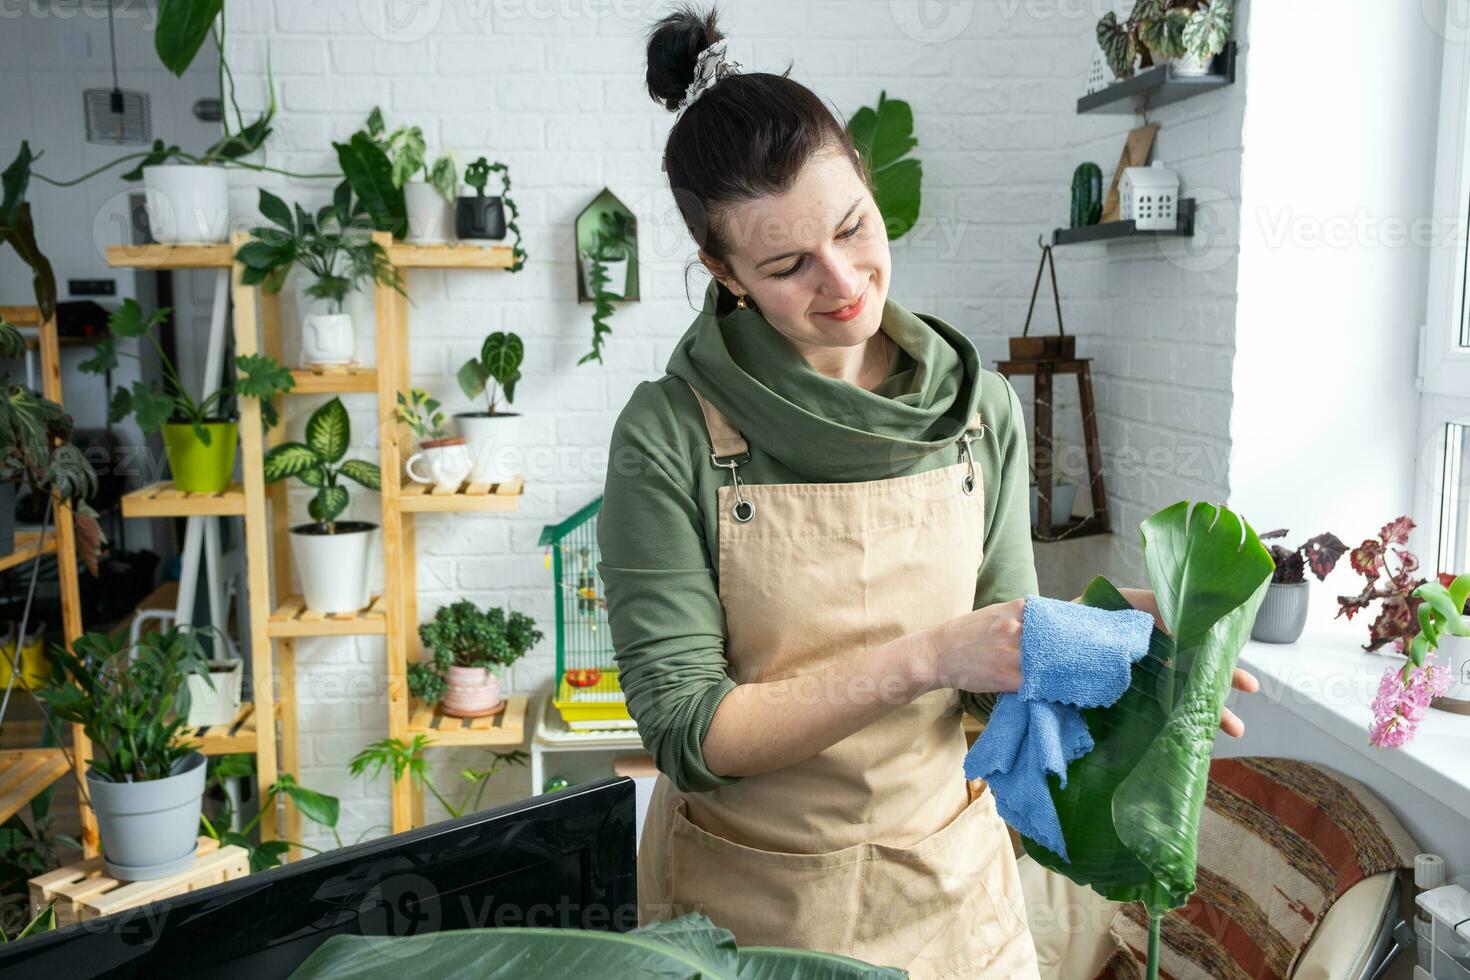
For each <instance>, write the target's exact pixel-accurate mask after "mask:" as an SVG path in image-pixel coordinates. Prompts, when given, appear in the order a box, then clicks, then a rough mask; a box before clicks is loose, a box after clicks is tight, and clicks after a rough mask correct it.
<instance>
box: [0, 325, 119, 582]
mask: <svg viewBox="0 0 1470 980" xmlns="http://www.w3.org/2000/svg"><path fill="white" fill-rule="evenodd" d="M25 351H26V342H25V338H24V337H23V336H21V333H20V331H19V330H18V329H16V327H15V326H14V325H13V324H11V323H9V322H8V321H6V320H5V318H4V317H0V358H7V359H9V358H19V357H24V356H25ZM71 433H72V419H71V416H70V415H67V414H66V412H65V411H63V410H62V408H61V406H60V405H58V404H56V403H55V402H53V401H51V400H50V399H48V398H43V397H41V395H40V394H39V393H37V392H35V391H32V390H31V389H30V388H27V387H25V386H24V385H17V384H11V383H10V379H9V378H8V377H5V376H0V528H3V529H0V536H6V535H8V540H5V541H3V542H0V554H10V553H11V552H13V551H14V550H15V500H16V493H17V490H18V488H19V487H20V486H22V485H24V486H25V487H27V488H28V489H29V490H30V492H31V494H32V495H33V496H37V499H42V500H51V499H53V498H54V499H57V500H59V501H60V502H62V503H65V504H68V505H70V506H71V508H72V518H73V520H74V522H75V526H76V532H77V533H76V538H77V554H78V555H79V556H80V557H81V559H82V561H83V563H85V564H86V566H87V568H88V569H89V570H90V571H91V572H92V574H94V575H95V574H96V573H97V555H98V551H99V548H100V546H101V544H102V542H103V540H104V539H103V537H102V528H101V527H100V526H99V525H98V523H97V512H96V511H94V510H92V508H91V507H89V506H88V505H87V500H88V498H90V497H91V496H92V494H94V493H96V492H97V474H96V472H95V471H94V470H93V469H92V464H90V463H88V462H87V457H85V456H84V455H82V452H81V450H79V449H78V448H77V447H76V446H74V445H72V444H71V442H70V440H71ZM39 560H40V556H39V555H37V561H39ZM34 587H35V586H34V580H33V584H32V588H33V589H34Z"/></svg>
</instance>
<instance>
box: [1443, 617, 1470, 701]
mask: <svg viewBox="0 0 1470 980" xmlns="http://www.w3.org/2000/svg"><path fill="white" fill-rule="evenodd" d="M1434 662H1435V663H1437V664H1440V665H1441V666H1443V667H1444V668H1445V669H1446V670H1448V671H1449V672H1450V688H1449V690H1447V691H1445V693H1444V696H1445V697H1446V698H1449V699H1452V700H1454V701H1462V702H1470V636H1453V635H1450V634H1448V633H1441V634H1440V635H1439V646H1438V647H1436V648H1435V651H1434Z"/></svg>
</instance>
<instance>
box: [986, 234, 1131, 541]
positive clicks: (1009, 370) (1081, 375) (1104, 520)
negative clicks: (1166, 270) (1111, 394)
mask: <svg viewBox="0 0 1470 980" xmlns="http://www.w3.org/2000/svg"><path fill="white" fill-rule="evenodd" d="M1037 244H1038V245H1039V246H1040V247H1041V262H1040V264H1039V265H1038V266H1037V267H1036V282H1035V283H1034V284H1033V285H1032V287H1031V305H1030V306H1028V307H1027V309H1026V325H1025V326H1024V327H1023V328H1022V329H1021V336H1019V337H1011V338H1010V355H1011V356H1010V360H1005V361H1000V362H998V363H997V365H996V370H998V371H999V372H1000V373H1001V374H1002V375H1004V376H1005V377H1006V378H1007V379H1009V378H1012V377H1015V376H1016V375H1030V376H1031V377H1033V378H1034V379H1035V411H1034V415H1035V419H1036V434H1035V436H1034V437H1033V438H1032V440H1031V444H1032V452H1033V454H1034V462H1033V466H1032V473H1033V475H1034V478H1035V480H1036V493H1037V500H1036V524H1035V525H1033V526H1032V528H1031V538H1032V540H1033V541H1044V542H1052V541H1062V540H1065V539H1067V538H1080V537H1086V536H1087V535H1089V534H1106V533H1108V494H1107V490H1106V489H1105V488H1104V486H1103V473H1102V451H1101V449H1100V448H1099V446H1098V439H1097V415H1096V412H1095V408H1094V402H1093V397H1092V368H1091V363H1092V358H1090V357H1077V356H1076V353H1077V338H1076V337H1075V336H1073V335H1070V334H1068V333H1067V331H1066V328H1065V326H1063V324H1062V297H1061V293H1060V292H1059V291H1058V289H1057V267H1056V260H1055V259H1054V258H1052V254H1051V246H1050V245H1048V244H1046V243H1045V242H1044V241H1042V240H1041V239H1039V238H1038V239H1037ZM1046 270H1050V272H1051V293H1052V301H1053V304H1054V305H1055V307H1056V311H1057V333H1056V335H1055V336H1038V337H1032V336H1030V332H1031V315H1032V313H1033V312H1035V310H1036V296H1037V294H1038V293H1039V292H1040V291H1041V274H1042V272H1043V271H1046ZM1059 374H1075V375H1076V376H1077V395H1078V400H1079V401H1080V402H1081V409H1082V432H1083V436H1084V438H1085V440H1086V443H1087V471H1088V483H1089V485H1090V486H1091V488H1092V513H1091V514H1090V515H1088V516H1087V517H1080V518H1076V519H1073V520H1069V521H1068V522H1067V523H1066V524H1064V525H1061V526H1060V527H1056V526H1054V525H1053V524H1052V519H1051V495H1052V454H1053V449H1052V435H1051V433H1052V379H1053V378H1054V377H1055V376H1056V375H1059Z"/></svg>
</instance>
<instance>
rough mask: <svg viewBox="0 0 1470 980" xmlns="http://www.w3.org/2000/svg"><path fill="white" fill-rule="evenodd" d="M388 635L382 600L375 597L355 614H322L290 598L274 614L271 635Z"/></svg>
mask: <svg viewBox="0 0 1470 980" xmlns="http://www.w3.org/2000/svg"><path fill="white" fill-rule="evenodd" d="M387 632H388V618H387V613H386V611H385V610H384V609H383V597H382V596H380V595H379V596H374V597H373V601H372V602H370V603H369V604H368V606H367V608H366V609H360V610H358V611H357V612H355V613H321V612H315V611H313V610H310V609H307V608H306V603H305V602H304V601H303V600H302V598H301V597H300V596H295V595H293V596H288V597H287V599H286V601H285V602H283V603H281V605H280V606H279V607H278V608H277V609H276V611H275V612H273V613H271V618H270V635H271V636H371V635H374V634H376V635H382V634H384V633H387Z"/></svg>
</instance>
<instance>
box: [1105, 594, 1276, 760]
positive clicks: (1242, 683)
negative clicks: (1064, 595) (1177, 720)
mask: <svg viewBox="0 0 1470 980" xmlns="http://www.w3.org/2000/svg"><path fill="white" fill-rule="evenodd" d="M1118 591H1119V592H1121V593H1122V594H1123V598H1125V599H1127V600H1128V603H1129V605H1131V606H1133V608H1134V609H1142V610H1143V611H1144V612H1148V613H1152V614H1153V617H1154V622H1155V623H1157V624H1158V626H1159V629H1161V630H1163V631H1164V632H1165V633H1167V632H1169V630H1168V628H1167V627H1166V626H1164V620H1163V619H1162V618H1160V616H1159V604H1158V602H1156V601H1155V599H1154V594H1153V590H1152V589H1119V590H1118ZM1230 686H1231V687H1233V688H1235V689H1236V690H1237V691H1244V692H1245V693H1247V694H1254V693H1256V692H1257V691H1259V690H1260V689H1261V682H1260V681H1258V680H1256V676H1255V675H1254V674H1252V673H1250V672H1249V671H1246V670H1241V669H1240V668H1239V667H1237V668H1235V674H1234V676H1232V677H1231V678H1230ZM1220 731H1222V732H1224V733H1225V734H1226V735H1229V736H1230V737H1231V738H1240V736H1242V735H1244V734H1245V722H1243V721H1241V720H1240V716H1239V715H1237V714H1236V713H1235V712H1233V711H1231V710H1230V709H1229V708H1224V709H1222V710H1221V712H1220Z"/></svg>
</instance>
